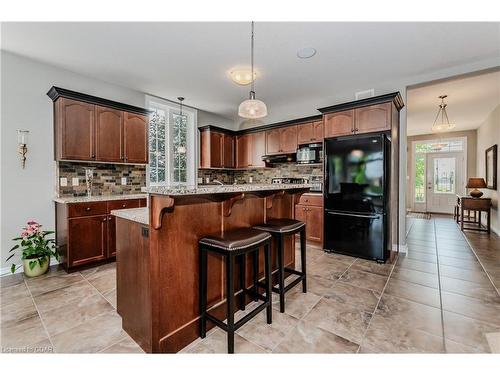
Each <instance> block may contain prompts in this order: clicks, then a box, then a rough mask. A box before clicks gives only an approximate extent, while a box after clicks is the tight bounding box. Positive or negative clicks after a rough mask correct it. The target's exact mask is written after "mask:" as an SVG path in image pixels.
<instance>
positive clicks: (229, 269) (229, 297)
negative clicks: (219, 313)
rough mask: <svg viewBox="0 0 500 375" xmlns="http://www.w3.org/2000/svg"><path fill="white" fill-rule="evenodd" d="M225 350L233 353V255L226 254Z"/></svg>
mask: <svg viewBox="0 0 500 375" xmlns="http://www.w3.org/2000/svg"><path fill="white" fill-rule="evenodd" d="M226 304H227V352H228V353H229V354H232V353H234V255H231V254H229V255H226Z"/></svg>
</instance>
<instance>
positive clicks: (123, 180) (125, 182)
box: [122, 177, 127, 185]
mask: <svg viewBox="0 0 500 375" xmlns="http://www.w3.org/2000/svg"><path fill="white" fill-rule="evenodd" d="M122 185H127V177H122Z"/></svg>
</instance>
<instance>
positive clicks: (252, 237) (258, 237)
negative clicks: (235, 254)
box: [200, 228, 271, 251]
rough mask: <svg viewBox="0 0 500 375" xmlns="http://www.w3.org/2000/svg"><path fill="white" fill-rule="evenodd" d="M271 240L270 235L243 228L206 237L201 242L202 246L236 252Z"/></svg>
mask: <svg viewBox="0 0 500 375" xmlns="http://www.w3.org/2000/svg"><path fill="white" fill-rule="evenodd" d="M269 239H271V235H270V234H269V233H266V232H262V231H260V230H256V229H252V228H241V229H235V230H231V231H227V232H225V233H222V234H218V235H217V236H205V237H203V238H202V239H201V240H200V244H201V245H208V246H211V247H217V248H219V249H222V250H227V251H234V250H241V249H246V248H250V247H256V246H259V245H260V244H261V243H263V242H266V241H267V240H269Z"/></svg>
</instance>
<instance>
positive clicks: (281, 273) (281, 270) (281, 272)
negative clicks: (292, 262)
mask: <svg viewBox="0 0 500 375" xmlns="http://www.w3.org/2000/svg"><path fill="white" fill-rule="evenodd" d="M276 252H277V253H278V284H279V294H280V312H282V313H284V312H285V264H284V263H285V262H284V259H283V258H284V246H283V237H282V236H281V234H280V235H278V236H277V237H276Z"/></svg>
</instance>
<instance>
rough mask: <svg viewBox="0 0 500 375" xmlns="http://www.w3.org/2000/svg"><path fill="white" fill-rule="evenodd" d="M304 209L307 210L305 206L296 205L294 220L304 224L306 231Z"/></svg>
mask: <svg viewBox="0 0 500 375" xmlns="http://www.w3.org/2000/svg"><path fill="white" fill-rule="evenodd" d="M306 208H307V206H304V205H302V204H296V205H295V220H300V221H302V222H304V223H306V231H307V213H306Z"/></svg>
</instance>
